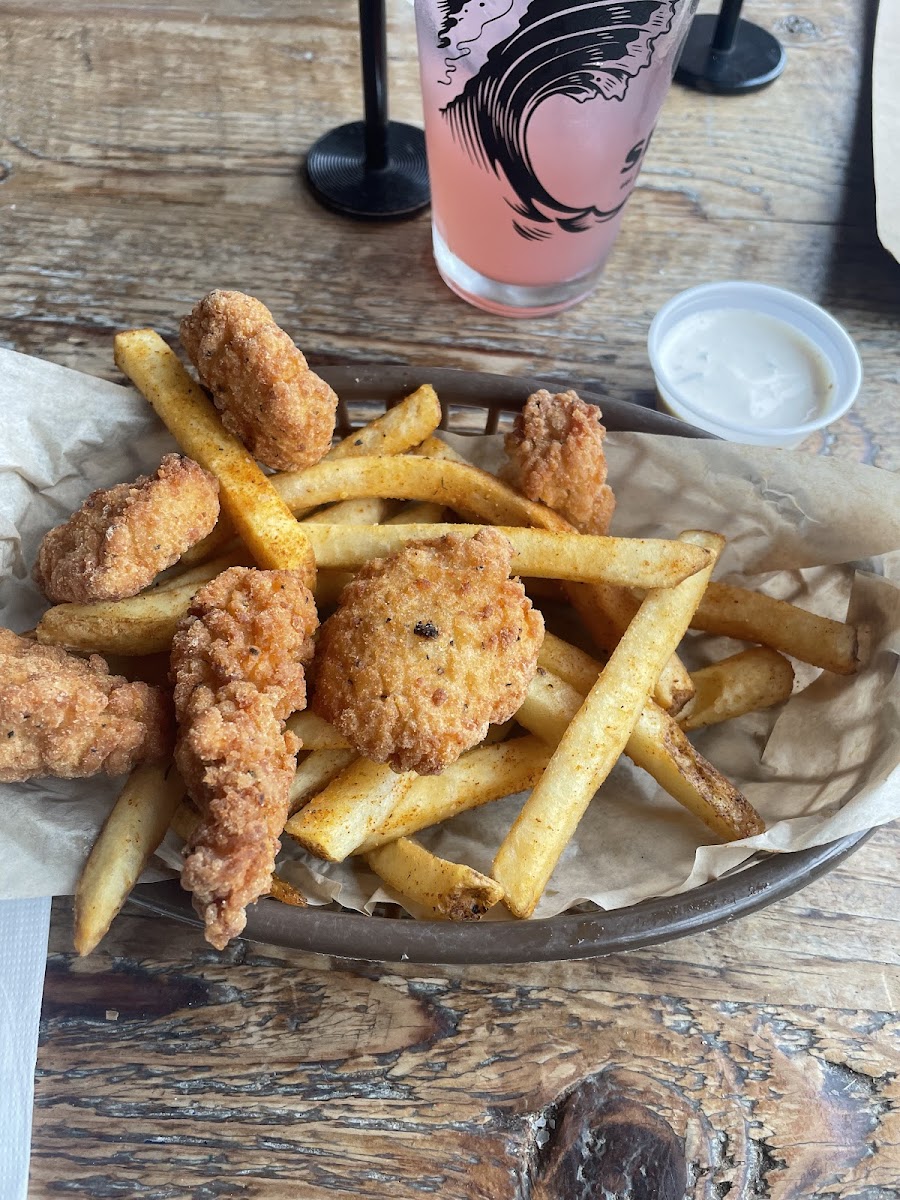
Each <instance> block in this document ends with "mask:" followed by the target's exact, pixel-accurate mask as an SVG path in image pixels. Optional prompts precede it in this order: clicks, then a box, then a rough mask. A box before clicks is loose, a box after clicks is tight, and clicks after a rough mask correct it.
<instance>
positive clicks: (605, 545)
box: [306, 525, 709, 588]
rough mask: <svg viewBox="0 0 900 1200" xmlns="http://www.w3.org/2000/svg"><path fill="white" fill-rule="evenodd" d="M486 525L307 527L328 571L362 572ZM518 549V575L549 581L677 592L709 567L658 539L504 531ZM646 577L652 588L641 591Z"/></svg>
mask: <svg viewBox="0 0 900 1200" xmlns="http://www.w3.org/2000/svg"><path fill="white" fill-rule="evenodd" d="M480 528H481V526H480V525H307V526H306V529H307V532H308V535H309V539H310V542H311V543H312V546H313V550H314V551H315V555H316V562H317V563H318V565H319V566H320V567H322V568H329V567H332V568H334V567H338V568H349V569H351V570H352V569H356V568H357V567H361V566H362V565H363V563H366V562H368V561H369V560H370V559H372V558H380V557H383V556H384V555H387V554H391V553H393V552H394V551H396V550H401V549H402V548H403V547H404V546H405V545H406V544H407V542H410V541H416V540H418V539H422V538H436V537H443V536H444V535H445V534H448V533H453V534H459V535H462V536H466V537H472V536H474V535H475V534H476V533H477V532H478V530H479V529H480ZM500 532H501V533H503V534H504V535H505V536H506V537H507V538H509V540H510V542H511V543H512V546H513V560H512V571H513V572H514V573H515V574H517V575H535V576H537V577H539V578H544V579H576V580H602V581H604V582H608V581H611V582H615V583H619V584H621V585H623V586H626V587H628V586H643V587H653V588H659V587H673V586H674V585H675V584H677V583H679V582H681V580H683V579H685V578H687V577H688V576H689V575H693V574H695V573H696V572H697V571H699V570H701V569H702V568H703V567H704V566H705V565H706V563H708V561H709V552H708V551H707V550H705V549H704V548H703V547H702V546H695V545H689V544H686V543H684V542H680V541H679V542H669V541H664V540H662V539H658V538H611V537H591V536H590V535H588V534H582V533H550V532H548V531H547V530H543V529H523V528H520V527H505V528H504V527H500ZM637 577H641V578H642V579H644V580H647V581H648V582H646V583H643V584H639V585H635V584H633V583H632V581H633V580H634V579H636V578H637Z"/></svg>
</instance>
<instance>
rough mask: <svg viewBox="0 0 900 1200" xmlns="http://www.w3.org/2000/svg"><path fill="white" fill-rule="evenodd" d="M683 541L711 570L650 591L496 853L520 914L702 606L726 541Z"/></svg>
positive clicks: (497, 869)
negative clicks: (699, 549) (701, 550)
mask: <svg viewBox="0 0 900 1200" xmlns="http://www.w3.org/2000/svg"><path fill="white" fill-rule="evenodd" d="M681 537H682V538H683V539H684V540H685V541H686V542H687V541H688V540H690V541H691V542H696V543H697V544H699V545H700V546H703V547H705V548H706V549H707V551H708V553H709V565H708V566H706V567H705V568H703V569H702V570H700V571H698V572H697V573H696V574H695V575H693V576H691V577H690V578H689V579H687V580H685V581H684V582H683V583H681V584H679V585H678V586H677V587H673V588H667V589H659V588H657V589H654V590H652V591H650V592H648V594H647V596H646V598H645V599H644V601H643V603H642V604H641V607H640V609H639V610H638V613H637V615H636V616H635V618H634V620H633V621H632V622H631V624H630V625H629V626H628V629H627V630H626V631H625V633H624V634H623V636H622V639H621V641H620V642H619V644H618V646H617V647H616V649H615V650H614V651H613V653H612V655H611V656H610V659H609V662H608V663H607V664H606V666H605V667H604V668H603V671H602V672H601V674H600V676H599V678H598V680H597V682H596V683H595V684H594V686H593V688H592V689H591V691H590V692H589V693H588V696H587V698H586V699H585V702H584V704H583V705H582V706H581V708H579V710H578V712H577V713H576V714H575V717H574V718H573V720H572V722H571V724H570V725H569V727H568V728H567V729H566V732H565V733H564V735H563V737H562V740H561V741H560V743H559V746H558V747H557V748H556V751H555V752H554V754H553V757H552V758H551V759H550V762H549V764H548V765H547V769H546V771H545V772H544V774H543V775H542V776H541V778H540V780H539V781H538V783H537V786H536V787H535V788H534V791H533V792H532V793H531V796H530V797H529V798H528V800H527V801H526V802H525V805H524V807H523V808H522V811H521V812H520V814H519V816H518V817H517V819H516V821H515V822H514V824H513V827H512V829H511V830H510V831H509V833H508V834H507V836H506V838H505V839H504V841H503V843H502V845H501V846H500V849H499V850H498V851H497V855H496V857H495V859H494V867H493V875H494V878H495V879H497V880H498V882H499V883H500V884H502V886H503V890H504V892H505V893H506V895H505V897H504V898H505V901H506V904H507V906H508V907H509V909H510V911H511V912H512V913H513V914H514V915H516V916H519V917H527V916H530V915H531V914H532V913H533V912H534V909H535V906H536V905H537V902H538V900H539V899H540V896H541V893H542V892H543V890H544V888H545V887H546V885H547V881H548V880H549V878H550V876H551V874H552V873H553V869H554V867H555V866H556V863H557V861H558V860H559V856H560V854H562V851H563V849H564V848H565V846H566V844H567V843H568V842H569V840H570V838H571V837H572V835H573V833H574V832H575V829H576V826H577V825H578V822H579V821H580V820H581V817H582V814H583V813H584V810H585V809H586V808H587V806H588V804H589V803H590V800H591V797H592V796H593V795H594V792H595V791H596V790H597V788H598V787H600V785H601V784H602V782H603V780H604V779H605V778H606V776H607V775H608V774H609V772H610V771H611V770H612V767H613V765H614V764H615V762H616V759H617V758H618V757H619V755H620V754H621V753H622V751H623V750H624V748H625V745H626V743H627V742H628V739H629V736H630V734H631V732H632V730H633V728H634V725H635V723H636V721H637V719H638V717H639V716H640V713H641V710H642V708H643V707H644V705H645V703H646V701H647V695H648V693H649V692H650V690H651V688H652V687H653V684H654V682H655V681H656V679H657V678H658V676H659V673H660V671H661V670H662V668H663V667H664V666H665V664H666V662H667V661H668V659H669V657H670V656H671V654H672V653H673V651H674V649H675V647H676V646H677V645H678V643H679V642H680V641H681V638H682V637H683V636H684V633H685V630H686V629H687V627H688V624H689V623H690V619H691V617H692V616H693V614H694V611H695V609H696V607H697V605H698V604H699V603H700V598H701V596H702V595H703V592H704V589H705V588H706V585H707V584H708V582H709V576H710V573H711V571H712V568H713V566H714V564H715V560H716V558H717V557H718V554H719V553H720V552H721V547H722V546H723V545H724V539H723V538H721V537H719V536H718V535H716V534H708V533H703V532H693V531H690V532H687V533H683V534H682V535H681ZM532 573H533V572H532Z"/></svg>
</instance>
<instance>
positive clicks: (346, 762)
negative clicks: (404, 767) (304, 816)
mask: <svg viewBox="0 0 900 1200" xmlns="http://www.w3.org/2000/svg"><path fill="white" fill-rule="evenodd" d="M335 733H337V730H335ZM358 757H359V755H358V754H357V753H356V751H355V750H313V751H311V753H309V754H307V756H306V757H305V758H302V759H301V760H300V761H299V762H298V763H297V770H296V772H295V773H294V780H293V782H292V784H291V793H290V808H289V810H288V811H289V812H291V813H295V812H296V811H297V809H298V808H302V806H303V805H304V804H305V803H306V802H307V800H309V799H310V798H311V797H312V796H315V795H316V794H317V793H318V792H321V791H322V789H323V788H324V787H327V786H328V784H329V783H331V781H332V780H333V779H337V777H338V775H340V774H341V772H342V771H345V770H346V769H347V767H349V766H350V764H351V763H353V762H355V761H356V759H357V758H358Z"/></svg>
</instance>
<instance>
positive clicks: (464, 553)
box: [311, 529, 544, 775]
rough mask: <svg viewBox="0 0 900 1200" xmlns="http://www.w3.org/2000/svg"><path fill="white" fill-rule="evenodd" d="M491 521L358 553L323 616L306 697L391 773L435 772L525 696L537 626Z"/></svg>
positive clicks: (537, 646) (504, 717) (540, 636)
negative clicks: (400, 546)
mask: <svg viewBox="0 0 900 1200" xmlns="http://www.w3.org/2000/svg"><path fill="white" fill-rule="evenodd" d="M511 559H512V547H511V545H510V543H509V540H508V539H507V538H505V537H504V536H503V535H502V534H500V533H498V532H497V531H496V530H494V529H483V530H481V531H480V532H479V533H478V534H477V535H476V536H475V537H472V538H468V537H463V536H460V535H457V534H448V535H447V536H446V537H443V538H438V539H436V540H433V541H423V542H413V543H411V544H410V545H409V546H407V547H406V548H405V549H404V550H402V551H400V552H399V553H397V554H393V555H391V556H390V557H389V558H385V559H380V560H375V561H372V562H369V563H367V564H366V565H365V566H364V567H363V568H362V570H361V571H359V573H358V574H357V576H356V579H355V580H354V581H353V582H352V583H349V584H348V585H347V586H346V587H345V588H344V591H343V592H342V594H341V598H340V604H339V607H338V609H337V611H336V612H335V613H334V615H333V616H331V617H330V618H329V619H328V620H327V621H326V622H325V624H324V625H323V626H322V629H321V631H320V635H319V644H318V649H317V654H316V663H315V691H314V695H313V700H312V705H311V707H312V708H313V710H314V711H315V712H317V713H318V714H319V715H320V716H322V717H324V718H325V719H326V720H327V721H331V722H332V724H334V725H335V726H336V727H337V728H338V729H339V730H340V732H341V733H342V734H343V735H344V736H345V737H346V738H347V739H348V740H349V742H350V743H351V745H352V746H353V747H354V748H355V749H357V750H358V751H359V752H360V753H361V754H364V755H365V756H366V757H368V758H371V759H374V760H375V762H386V763H389V764H390V765H391V766H392V767H393V768H394V770H396V771H417V772H418V773H419V774H420V775H435V774H438V773H439V772H440V771H442V770H443V768H444V767H446V766H448V765H449V764H450V763H452V762H455V761H456V759H457V758H459V756H460V754H462V753H463V752H464V751H465V750H468V749H470V747H472V746H475V745H477V743H478V742H480V741H481V739H482V738H483V737H484V735H485V734H486V733H487V729H488V725H489V724H491V723H492V722H493V723H499V722H502V721H506V720H507V719H508V718H509V717H511V716H512V715H513V714H514V713H515V712H516V710H517V709H518V708H519V706H520V705H521V704H522V701H523V700H524V698H525V693H526V691H527V689H528V685H529V683H530V682H531V680H532V678H533V676H534V673H535V670H536V668H537V655H538V650H539V649H540V645H541V642H542V640H543V636H544V625H543V620H542V618H541V616H540V614H539V613H537V612H535V611H534V610H533V609H532V607H531V603H530V601H529V600H528V599H527V598H526V596H525V591H524V589H523V587H522V584H521V583H520V582H519V580H518V579H510V578H509V565H510V562H511Z"/></svg>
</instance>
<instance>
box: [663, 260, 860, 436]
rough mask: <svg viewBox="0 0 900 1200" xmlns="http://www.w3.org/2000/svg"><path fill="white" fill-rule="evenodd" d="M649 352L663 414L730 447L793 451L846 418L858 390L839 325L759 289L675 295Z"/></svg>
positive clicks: (743, 286) (788, 295)
mask: <svg viewBox="0 0 900 1200" xmlns="http://www.w3.org/2000/svg"><path fill="white" fill-rule="evenodd" d="M647 349H648V353H649V356H650V363H651V366H652V367H653V373H654V375H655V376H656V388H657V393H658V396H659V401H660V404H659V407H660V408H663V409H665V410H668V411H669V412H671V413H672V414H674V416H676V417H680V418H681V419H682V420H684V421H688V422H689V423H690V424H692V425H695V426H697V427H698V428H700V429H705V430H707V431H708V432H709V433H714V434H717V435H718V436H719V437H721V438H726V439H727V440H728V441H732V442H744V443H749V444H752V445H762V446H796V445H798V443H800V442H802V441H803V439H804V438H806V437H808V436H809V434H811V433H814V432H815V431H816V430H818V429H822V428H824V427H825V426H826V425H830V424H831V422H832V421H836V420H837V419H838V418H839V417H842V416H843V415H844V413H845V412H847V410H848V409H849V408H850V407H851V405H852V404H853V402H854V400H855V399H856V396H857V393H858V392H859V387H860V383H861V382H862V364H861V363H860V360H859V354H858V353H857V350H856V347H855V346H854V344H853V341H852V340H851V338H850V335H849V334H848V333H847V331H846V330H845V329H844V327H843V326H842V325H840V324H838V322H837V321H836V320H835V319H834V317H832V316H830V315H829V314H828V313H827V312H825V310H824V309H822V308H819V306H818V305H817V304H813V303H812V302H811V301H810V300H805V299H804V298H803V297H802V296H797V295H795V294H794V293H793V292H787V291H784V289H782V288H776V287H768V286H767V285H766V284H762V283H745V282H743V281H740V280H732V281H728V282H725V283H707V284H702V285H701V286H700V287H694V288H689V289H688V290H687V291H686V292H681V293H679V295H677V296H674V297H673V298H672V299H671V300H670V301H669V302H668V303H667V304H665V305H663V307H662V308H661V309H660V310H659V312H658V313H657V314H656V316H655V318H654V319H653V323H652V324H651V326H650V334H649V337H648V341H647Z"/></svg>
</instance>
